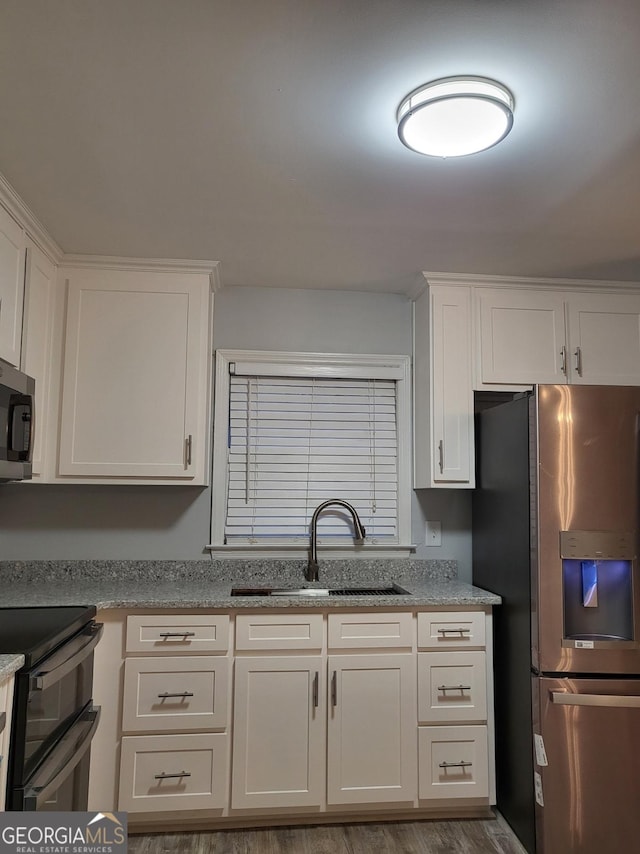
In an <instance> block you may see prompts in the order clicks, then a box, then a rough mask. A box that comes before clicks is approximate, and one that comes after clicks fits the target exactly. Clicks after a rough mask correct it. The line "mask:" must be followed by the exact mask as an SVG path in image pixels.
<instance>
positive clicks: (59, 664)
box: [29, 623, 104, 691]
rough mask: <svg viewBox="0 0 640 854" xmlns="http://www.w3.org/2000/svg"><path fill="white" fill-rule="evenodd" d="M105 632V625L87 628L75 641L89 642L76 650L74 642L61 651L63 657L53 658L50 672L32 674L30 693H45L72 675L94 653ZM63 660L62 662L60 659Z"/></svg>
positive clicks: (42, 671) (95, 624)
mask: <svg viewBox="0 0 640 854" xmlns="http://www.w3.org/2000/svg"><path fill="white" fill-rule="evenodd" d="M103 630H104V624H103V623H91V624H90V625H89V626H87V628H86V629H85V630H84V631H83V632H82V633H81V634H80V635H79V636H78V637H77V638H75V639H74V640H75V641H76V642H77V641H78V640H83V641H84V640H85V639H86V638H87V637H88V638H89V640H88V641H86V642H85V643H82V644H81V646H79V647H78V648H75V645H74V644H73V640H72V641H71V642H70V643H69V644H66V645H65V646H63V647H62V649H61V650H60V653H61V655H59V656H55V655H54V656H52V659H51V662H50V665H48V666H50V667H51V669H50V670H38V671H36V672H35V673H34V674H32V676H31V679H30V682H29V690H30V691H45V690H46V689H47V688H50V687H51V685H55V683H56V682H59V681H60V680H61V679H63V678H64V677H65V676H66V675H67V674H68V673H71V671H72V670H75V668H76V667H77V666H78V665H79V664H81V662H83V661H84V659H85V658H88V656H89V655H91V653H92V652H93V650H94V648H95V646H96V644H97V643H98V641H99V640H100V638H101V637H102V632H103ZM72 645H74V649H73V651H72V652H71V655H69V647H70V646H72ZM62 656H64V658H62V660H60V658H61V657H62Z"/></svg>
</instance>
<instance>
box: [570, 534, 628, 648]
mask: <svg viewBox="0 0 640 854" xmlns="http://www.w3.org/2000/svg"><path fill="white" fill-rule="evenodd" d="M635 554H636V549H635V534H634V533H632V532H624V531H623V532H612V531H561V533H560V556H561V558H562V587H563V599H564V637H565V638H566V639H567V640H576V641H579V640H584V641H594V642H597V641H633V640H634V636H633V567H634V563H635Z"/></svg>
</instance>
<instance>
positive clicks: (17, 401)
mask: <svg viewBox="0 0 640 854" xmlns="http://www.w3.org/2000/svg"><path fill="white" fill-rule="evenodd" d="M19 406H24V407H26V409H27V410H28V412H29V415H28V419H29V421H30V428H31V429H30V430H29V431H28V436H29V441H28V443H27V447H26V448H18V449H16V448H14V446H13V421H14V418H15V415H16V409H17V408H18V407H19ZM22 417H23V418H24V417H25V413H24V412H23V413H22ZM33 427H34V424H33V395H31V394H12V395H11V397H10V399H9V411H8V413H7V454H8V455H9V459H12V460H16V461H26V460H30V459H31V447H32V445H33Z"/></svg>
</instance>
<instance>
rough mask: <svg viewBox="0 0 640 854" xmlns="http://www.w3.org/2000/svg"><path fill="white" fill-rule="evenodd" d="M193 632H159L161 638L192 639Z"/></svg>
mask: <svg viewBox="0 0 640 854" xmlns="http://www.w3.org/2000/svg"><path fill="white" fill-rule="evenodd" d="M194 636H195V632H160V637H161V638H192V637H194Z"/></svg>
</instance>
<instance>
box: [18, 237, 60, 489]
mask: <svg viewBox="0 0 640 854" xmlns="http://www.w3.org/2000/svg"><path fill="white" fill-rule="evenodd" d="M55 286H56V267H55V264H54V263H53V262H52V261H50V260H49V259H48V258H47V256H46V255H45V254H44V252H42V251H41V250H40V249H38V247H37V246H36V245H35V243H33V242H32V241H30V240H28V239H27V266H26V275H25V292H24V324H23V340H22V365H21V367H22V370H23V371H24V372H25V373H27V374H29V376H30V377H33V378H34V379H35V381H36V395H35V441H34V446H33V459H32V463H33V477H34V478H37V477H38V476H40V475H42V474H43V463H44V460H43V456H44V455H43V448H44V437H45V435H46V432H47V429H48V427H47V423H48V411H49V385H50V381H51V378H50V372H51V364H52V356H51V345H52V325H53V312H54V308H53V306H54V297H55Z"/></svg>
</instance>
